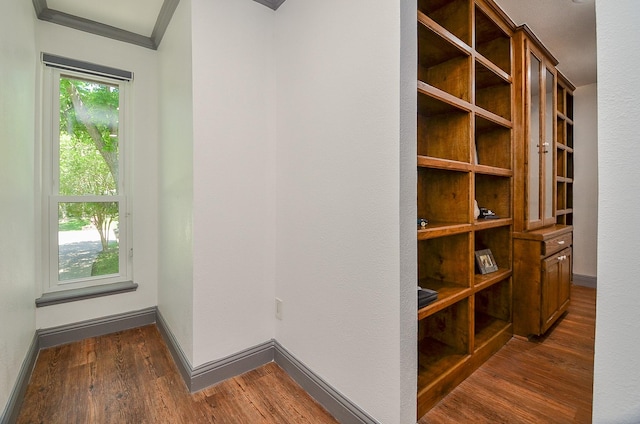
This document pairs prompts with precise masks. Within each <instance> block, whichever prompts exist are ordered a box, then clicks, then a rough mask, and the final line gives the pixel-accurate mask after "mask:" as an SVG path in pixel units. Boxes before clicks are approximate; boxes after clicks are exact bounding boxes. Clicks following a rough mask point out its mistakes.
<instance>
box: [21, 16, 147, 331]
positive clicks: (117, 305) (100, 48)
mask: <svg viewBox="0 0 640 424" xmlns="http://www.w3.org/2000/svg"><path fill="white" fill-rule="evenodd" d="M32 7H33V6H32ZM36 49H37V53H38V54H39V53H40V52H41V51H44V52H47V53H52V54H57V55H60V56H65V57H70V58H74V59H79V60H85V61H88V62H93V63H98V64H102V65H106V66H112V67H115V68H121V69H126V70H129V71H133V73H134V83H133V84H132V88H133V90H132V91H133V92H132V102H131V104H132V112H133V132H132V133H133V137H132V140H131V141H132V142H133V160H134V162H133V166H132V170H133V176H132V177H133V192H134V193H135V194H134V197H133V214H132V215H133V231H134V232H133V248H134V253H135V260H134V270H133V274H134V275H133V277H134V281H135V282H136V283H138V284H139V287H138V290H137V291H135V292H132V293H125V294H118V295H114V296H107V297H101V298H96V299H89V300H83V301H77V302H71V303H64V304H60V305H54V306H47V307H43V308H38V309H37V310H36V325H37V328H48V327H55V326H58V325H64V324H69V323H75V322H79V321H84V320H88V319H93V318H99V317H104V316H108V315H113V314H118V313H123V312H129V311H135V310H139V309H143V308H147V307H150V306H154V305H156V304H157V280H158V218H157V216H158V211H157V209H158V190H157V187H158V182H157V179H158V150H157V145H158V94H157V91H158V90H157V88H158V69H157V68H158V62H157V57H156V52H154V51H151V50H148V49H145V48H142V47H137V46H134V45H131V44H126V43H122V42H119V41H114V40H110V39H107V38H104V37H98V36H95V35H93V34H88V33H84V32H80V31H76V30H73V29H69V28H66V27H63V26H60V25H55V24H51V23H47V22H43V21H37V23H36ZM37 57H38V56H37V54H36V55H35V58H37ZM37 286H38V288H39V289H41V285H40V282H38V284H37Z"/></svg>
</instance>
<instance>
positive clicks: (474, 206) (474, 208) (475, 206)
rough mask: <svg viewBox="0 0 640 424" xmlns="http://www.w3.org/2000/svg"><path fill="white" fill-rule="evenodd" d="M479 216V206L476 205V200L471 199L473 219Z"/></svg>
mask: <svg viewBox="0 0 640 424" xmlns="http://www.w3.org/2000/svg"><path fill="white" fill-rule="evenodd" d="M479 216H480V208H479V207H478V201H477V200H474V201H473V217H474V218H475V219H478V217H479Z"/></svg>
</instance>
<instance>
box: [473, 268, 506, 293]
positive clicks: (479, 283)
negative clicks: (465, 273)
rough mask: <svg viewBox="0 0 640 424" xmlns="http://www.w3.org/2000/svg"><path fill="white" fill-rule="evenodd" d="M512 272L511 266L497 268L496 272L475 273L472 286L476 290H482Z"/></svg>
mask: <svg viewBox="0 0 640 424" xmlns="http://www.w3.org/2000/svg"><path fill="white" fill-rule="evenodd" d="M512 274H513V270H512V269H511V268H498V270H497V271H496V272H492V273H490V274H484V275H482V274H475V280H474V283H473V286H474V288H475V289H476V290H483V289H485V288H487V287H489V286H491V285H493V284H495V283H497V282H499V281H502V280H505V279H507V278H509V277H511V275H512Z"/></svg>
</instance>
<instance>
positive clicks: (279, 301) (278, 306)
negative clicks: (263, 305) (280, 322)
mask: <svg viewBox="0 0 640 424" xmlns="http://www.w3.org/2000/svg"><path fill="white" fill-rule="evenodd" d="M276 318H278V319H282V299H278V298H277V297H276Z"/></svg>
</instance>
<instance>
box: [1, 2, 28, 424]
mask: <svg viewBox="0 0 640 424" xmlns="http://www.w3.org/2000/svg"><path fill="white" fill-rule="evenodd" d="M33 16H34V14H33V5H32V4H31V3H30V2H17V1H12V2H3V3H2V5H0V40H2V41H1V42H0V64H1V65H0V93H1V94H0V152H1V153H0V196H2V207H0V222H2V235H1V236H0V420H2V417H3V415H4V413H3V411H4V409H5V407H6V403H7V400H8V399H9V396H10V393H11V391H12V390H13V386H14V384H15V382H16V378H17V376H18V372H19V371H20V367H21V366H22V363H23V360H24V358H25V355H26V353H27V350H28V349H29V346H30V344H31V341H32V340H33V334H34V330H35V303H34V299H35V289H34V281H35V259H34V258H35V232H34V230H33V225H34V222H35V215H34V214H35V209H34V200H35V199H34V195H33V189H34V177H33V169H34V160H33V154H34V144H33V142H34V109H35V86H34V82H35V70H36V54H35V51H36V49H35V39H34V34H33V26H34V24H33V19H34V18H33Z"/></svg>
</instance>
